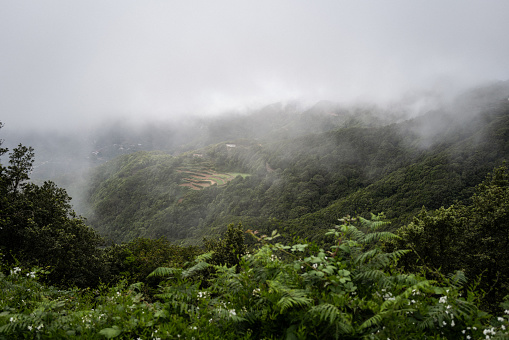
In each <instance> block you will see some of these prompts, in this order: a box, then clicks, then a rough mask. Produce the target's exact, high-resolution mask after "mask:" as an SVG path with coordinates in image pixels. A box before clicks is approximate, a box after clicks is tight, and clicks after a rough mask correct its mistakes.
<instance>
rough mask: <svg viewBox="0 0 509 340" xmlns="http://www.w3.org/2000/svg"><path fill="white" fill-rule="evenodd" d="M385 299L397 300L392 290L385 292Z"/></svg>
mask: <svg viewBox="0 0 509 340" xmlns="http://www.w3.org/2000/svg"><path fill="white" fill-rule="evenodd" d="M382 291H385V289H382ZM384 300H386V301H392V300H396V298H395V297H394V296H392V293H391V292H388V293H387V294H384Z"/></svg>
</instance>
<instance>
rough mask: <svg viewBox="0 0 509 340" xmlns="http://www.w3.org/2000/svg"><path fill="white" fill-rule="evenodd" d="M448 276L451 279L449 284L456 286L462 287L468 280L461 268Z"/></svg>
mask: <svg viewBox="0 0 509 340" xmlns="http://www.w3.org/2000/svg"><path fill="white" fill-rule="evenodd" d="M448 277H449V279H450V280H451V284H452V285H453V286H455V287H456V288H461V287H464V286H465V285H466V284H467V282H468V279H467V277H466V275H465V273H464V272H462V271H461V270H458V271H456V273H454V274H452V273H451V274H449V275H448Z"/></svg>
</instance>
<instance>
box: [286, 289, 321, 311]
mask: <svg viewBox="0 0 509 340" xmlns="http://www.w3.org/2000/svg"><path fill="white" fill-rule="evenodd" d="M312 302H313V299H310V298H308V297H307V295H306V292H305V291H304V290H302V289H290V290H288V291H285V292H284V293H283V297H282V298H281V299H279V301H278V302H277V306H279V307H280V308H281V313H284V311H285V310H287V309H289V308H292V307H294V306H299V307H302V306H309V305H310V304H311V303H312Z"/></svg>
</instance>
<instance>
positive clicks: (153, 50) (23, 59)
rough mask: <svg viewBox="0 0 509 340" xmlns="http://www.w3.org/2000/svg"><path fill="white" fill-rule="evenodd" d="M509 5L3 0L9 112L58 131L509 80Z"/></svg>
mask: <svg viewBox="0 0 509 340" xmlns="http://www.w3.org/2000/svg"><path fill="white" fill-rule="evenodd" d="M508 12H509V3H507V2H505V1H469V2H468V3H465V2H462V1H449V2H447V3H444V2H440V1H426V2H417V3H415V2H412V3H409V2H406V1H388V2H383V3H379V2H370V3H367V2H346V1H321V2H316V3H310V2H307V1H278V2H277V3H274V2H272V1H256V2H250V3H245V2H242V3H239V2H236V1H215V2H213V3H212V2H208V1H186V2H174V1H171V2H163V1H145V2H143V3H140V2H136V1H110V2H108V3H104V2H100V1H87V2H78V3H76V2H73V3H69V2H66V1H58V0H57V1H49V2H44V3H41V2H37V1H24V2H8V3H5V4H3V6H2V11H1V13H0V43H1V46H2V51H1V52H0V111H1V112H2V117H1V119H2V121H3V122H4V123H5V130H9V129H12V130H17V131H19V130H30V129H31V130H33V129H36V130H37V129H40V130H46V131H50V130H60V131H62V130H66V129H67V130H69V129H74V130H76V129H78V130H80V129H84V128H95V127H97V126H98V125H101V124H102V122H103V121H104V119H110V120H116V119H117V120H118V119H121V120H132V121H136V122H143V121H146V120H165V119H173V120H175V119H177V120H178V119H180V118H181V117H187V116H188V115H190V114H192V115H205V116H207V115H212V114H217V113H219V112H224V111H227V110H241V111H242V110H246V109H247V110H249V109H253V108H260V107H262V106H264V105H267V104H270V103H272V102H279V101H299V102H302V103H305V104H307V105H312V104H314V103H316V102H318V101H320V100H331V101H335V102H340V103H352V102H359V101H363V102H367V101H371V102H377V103H381V102H384V103H389V102H391V101H394V100H397V99H398V98H401V97H402V96H412V95H415V93H423V92H428V93H429V92H430V91H435V92H437V91H439V92H440V93H441V94H442V95H447V96H449V95H454V94H457V93H458V92H460V91H461V90H462V89H465V88H467V87H469V86H472V85H474V84H478V83H482V82H487V81H497V80H506V79H508V78H509V68H508V67H507V60H509V45H508V44H506V43H505V41H506V38H507V37H506V33H507V32H508V31H509V27H508V26H509V23H508V21H507V20H506V13H508ZM415 102H418V101H415ZM421 103H423V102H422V101H421ZM412 105H413V104H412ZM416 107H417V108H418V105H417V106H416Z"/></svg>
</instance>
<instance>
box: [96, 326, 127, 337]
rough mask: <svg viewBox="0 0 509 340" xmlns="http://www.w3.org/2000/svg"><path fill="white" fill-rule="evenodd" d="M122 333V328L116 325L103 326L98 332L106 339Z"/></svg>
mask: <svg viewBox="0 0 509 340" xmlns="http://www.w3.org/2000/svg"><path fill="white" fill-rule="evenodd" d="M120 333H122V330H121V329H120V327H118V326H113V327H112V328H104V329H101V330H100V331H99V334H101V335H104V336H105V337H106V338H107V339H111V338H114V337H117V336H119V335H120Z"/></svg>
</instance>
